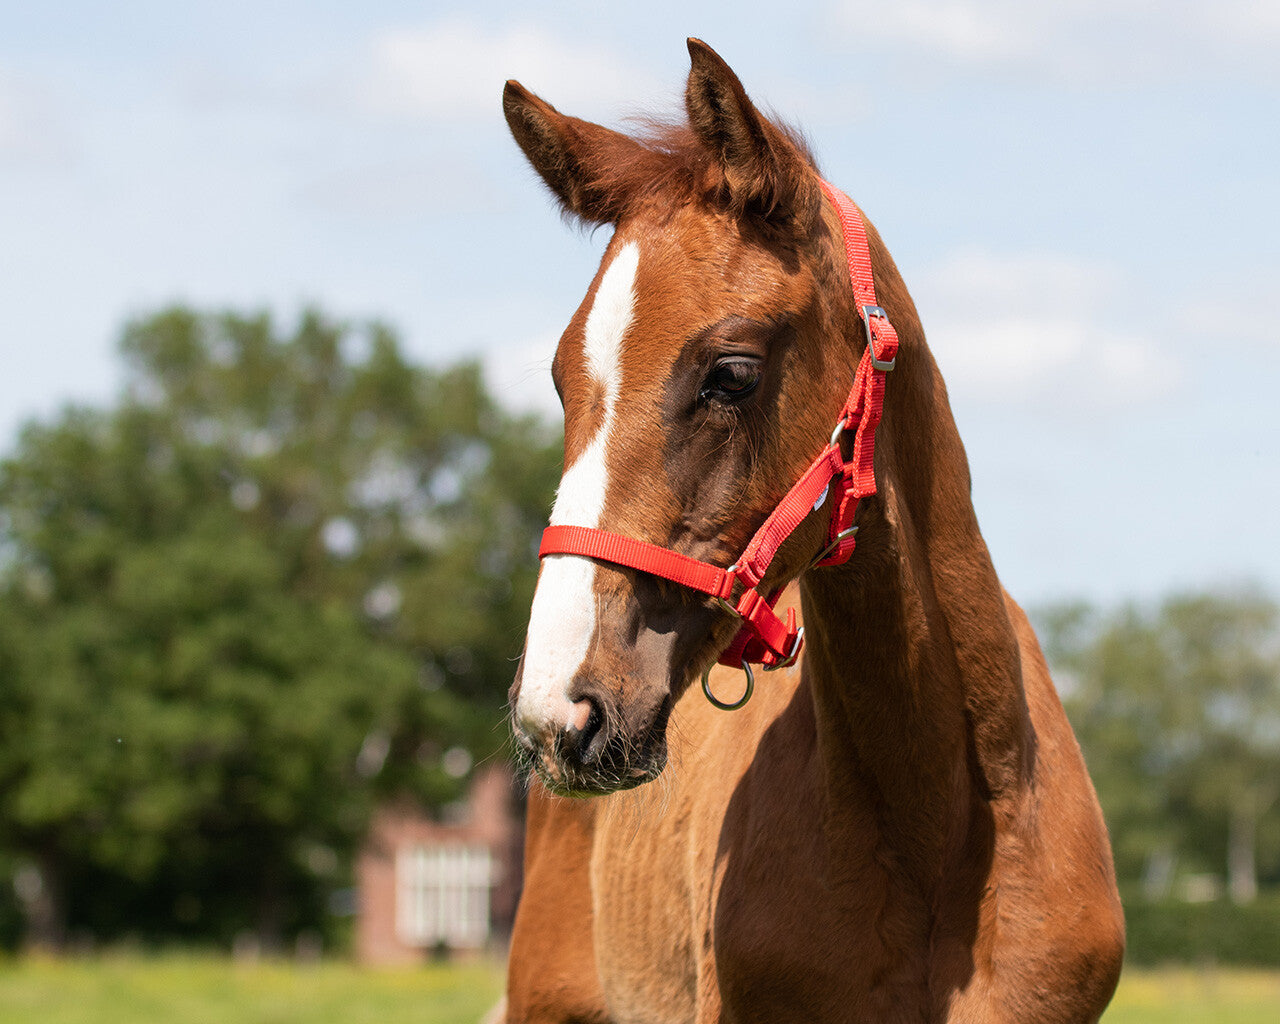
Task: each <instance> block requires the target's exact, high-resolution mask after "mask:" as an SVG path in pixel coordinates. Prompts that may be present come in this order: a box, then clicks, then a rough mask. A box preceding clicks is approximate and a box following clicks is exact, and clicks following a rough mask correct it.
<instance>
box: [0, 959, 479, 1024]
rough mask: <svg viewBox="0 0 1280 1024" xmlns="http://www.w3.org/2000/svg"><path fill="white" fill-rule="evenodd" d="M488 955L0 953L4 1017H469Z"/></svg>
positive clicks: (60, 1020)
mask: <svg viewBox="0 0 1280 1024" xmlns="http://www.w3.org/2000/svg"><path fill="white" fill-rule="evenodd" d="M502 981H503V975H502V969H501V968H500V967H498V966H496V965H494V964H479V965H474V966H458V967H421V968H416V969H411V970H366V969H361V968H359V967H355V966H353V965H351V964H347V963H343V962H339V961H327V962H324V963H320V964H314V965H297V964H293V963H287V962H280V963H257V964H237V963H234V962H232V961H230V960H226V959H218V958H215V957H194V956H161V957H156V958H142V957H136V956H106V957H101V958H93V959H73V960H48V959H38V960H17V961H8V962H0V1022H3V1024H410V1022H413V1024H453V1022H455V1021H457V1022H459V1024H461V1022H465V1024H476V1022H477V1021H479V1020H480V1019H481V1018H482V1017H483V1016H484V1014H485V1013H486V1012H487V1011H488V1010H489V1009H490V1008H491V1007H492V1006H493V1005H494V1003H495V1002H496V1001H497V999H498V996H499V994H500V993H501V990H502Z"/></svg>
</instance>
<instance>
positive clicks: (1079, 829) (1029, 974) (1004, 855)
mask: <svg viewBox="0 0 1280 1024" xmlns="http://www.w3.org/2000/svg"><path fill="white" fill-rule="evenodd" d="M1006 600H1007V603H1008V606H1009V611H1010V617H1011V619H1012V621H1013V624H1014V628H1015V630H1016V632H1017V635H1018V641H1019V647H1020V649H1021V652H1022V665H1023V673H1022V674H1023V684H1024V687H1025V690H1026V697H1027V707H1028V712H1029V714H1030V717H1031V723H1032V727H1033V732H1034V736H1035V756H1034V768H1033V772H1032V779H1031V784H1030V786H1029V787H1028V788H1027V789H1026V790H1025V791H1024V792H1023V793H1021V794H1020V795H1019V796H1018V797H1016V798H1014V799H1013V800H1011V801H1009V802H1008V803H1007V804H1006V806H1004V807H998V808H996V810H997V828H996V839H995V851H994V863H993V871H992V876H991V882H990V884H989V887H988V893H987V899H988V902H989V903H990V907H989V910H990V911H991V913H990V914H989V915H988V920H990V921H991V922H992V927H991V928H990V929H989V935H988V940H989V942H988V943H987V944H986V952H987V954H988V957H989V964H990V968H991V969H992V977H993V978H995V979H996V984H995V985H994V987H993V989H992V990H991V991H990V992H989V995H990V997H991V998H992V999H993V1000H994V1001H995V1002H996V1003H997V1004H998V1005H999V1006H1000V1007H1001V1010H1000V1012H999V1013H997V1014H996V1017H992V1018H990V1019H997V1018H999V1019H1029V1020H1047V1021H1057V1020H1062V1021H1086V1020H1094V1019H1096V1018H1097V1017H1098V1016H1099V1015H1100V1014H1101V1012H1102V1010H1103V1009H1104V1008H1105V1006H1106V1004H1107V1002H1108V1001H1109V1000H1110V998H1111V995H1112V993H1113V992H1114V991H1115V987H1116V983H1117V982H1118V980H1119V976H1120V967H1121V961H1122V959H1123V955H1124V916H1123V911H1122V909H1121V907H1120V903H1119V899H1118V897H1117V895H1116V889H1115V871H1114V868H1113V865H1112V859H1111V846H1110V843H1109V841H1108V838H1107V829H1106V824H1105V822H1104V821H1103V818H1102V813H1101V810H1100V809H1099V807H1098V801H1097V797H1096V795H1095V793H1094V789H1093V785H1092V783H1091V782H1090V780H1089V775H1088V772H1087V771H1086V769H1085V764H1084V758H1083V756H1082V754H1081V752H1080V747H1079V745H1078V743H1077V742H1076V739H1075V736H1074V734H1073V732H1072V730H1071V726H1070V724H1069V722H1068V721H1067V716H1066V713H1065V711H1064V710H1063V707H1062V702H1061V700H1060V699H1059V697H1058V693H1057V691H1056V689H1055V688H1054V685H1053V681H1052V679H1051V678H1050V675H1049V670H1048V667H1047V665H1046V663H1045V659H1044V656H1043V654H1042V653H1041V650H1040V646H1039V643H1038V641H1037V640H1036V637H1035V634H1034V632H1033V630H1032V628H1031V626H1030V624H1029V623H1028V621H1027V618H1026V615H1025V614H1024V613H1023V611H1022V609H1021V608H1019V607H1018V606H1017V605H1016V604H1015V603H1014V602H1013V601H1012V600H1011V599H1008V598H1006ZM978 1019H983V1018H978Z"/></svg>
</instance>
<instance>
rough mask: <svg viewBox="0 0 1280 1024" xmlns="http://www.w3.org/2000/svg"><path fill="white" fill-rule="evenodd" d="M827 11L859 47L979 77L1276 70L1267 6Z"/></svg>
mask: <svg viewBox="0 0 1280 1024" xmlns="http://www.w3.org/2000/svg"><path fill="white" fill-rule="evenodd" d="M837 9H838V12H839V16H840V19H841V20H842V22H843V23H844V24H845V25H847V26H848V27H849V28H850V29H851V30H852V29H856V30H857V32H858V38H859V46H862V47H865V46H866V45H867V44H868V42H870V41H875V40H879V41H882V42H884V43H888V44H890V45H891V46H895V47H898V48H900V49H902V50H904V51H907V52H914V53H916V54H918V55H921V56H926V57H931V58H935V59H936V58H941V59H942V61H943V62H944V63H951V64H953V65H956V66H959V67H968V68H972V69H979V70H985V71H1002V70H1015V71H1019V72H1022V73H1027V72H1030V73H1032V74H1035V75H1045V76H1051V77H1067V78H1071V79H1073V80H1076V81H1080V82H1082V83H1083V82H1090V83H1107V82H1114V81H1133V80H1163V79H1168V78H1181V79H1186V78H1191V77H1196V76H1203V75H1208V76H1210V77H1217V76H1219V75H1221V74H1224V73H1225V74H1227V75H1232V76H1243V77H1264V78H1268V79H1274V78H1275V77H1276V72H1277V67H1280V62H1277V61H1276V59H1275V52H1276V45H1277V44H1278V43H1280V10H1278V9H1277V5H1276V4H1275V2H1274V0H1181V2H1176V3H1169V2H1160V0H1109V2H1107V0H1064V2H1058V3H1052V4H1044V3H1026V2H1024V0H901V2H899V3H895V4H883V3H880V2H879V0H839V2H838V4H837ZM1081 76H1087V77H1081Z"/></svg>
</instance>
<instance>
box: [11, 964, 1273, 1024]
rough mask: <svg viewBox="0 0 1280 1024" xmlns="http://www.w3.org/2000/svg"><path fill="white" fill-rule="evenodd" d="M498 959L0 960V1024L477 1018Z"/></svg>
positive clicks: (1240, 996)
mask: <svg viewBox="0 0 1280 1024" xmlns="http://www.w3.org/2000/svg"><path fill="white" fill-rule="evenodd" d="M501 987H502V970H501V967H499V966H497V965H495V964H479V965H473V966H461V967H423V968H418V969H413V970H362V969H360V968H357V967H353V966H351V965H349V964H345V963H339V962H326V963H323V964H317V965H313V966H298V965H294V964H289V963H264V964H253V965H243V964H235V963H232V962H231V961H229V960H221V959H216V958H213V957H191V956H165V957H158V958H154V959H146V958H142V957H135V956H108V957H101V958H95V959H85V960H10V961H0V1021H3V1022H4V1024H175V1022H181V1024H227V1022H234V1024H339V1022H341V1024H409V1022H413V1024H475V1022H476V1021H479V1020H480V1019H481V1017H483V1015H484V1014H485V1012H486V1011H487V1010H488V1009H489V1008H490V1007H491V1006H492V1005H493V1003H494V1001H495V1000H496V998H497V996H498V993H499V991H500V990H501ZM1277 1021H1280V973H1277V972H1265V971H1234V970H1221V971H1208V970H1205V971H1194V970H1170V971H1138V970H1130V971H1127V972H1126V973H1125V977H1124V980H1123V981H1122V982H1121V984H1120V991H1119V992H1118V993H1117V995H1116V999H1115V1002H1114V1003H1113V1004H1112V1007H1111V1009H1110V1010H1109V1011H1108V1012H1107V1015H1106V1017H1105V1018H1104V1024H1276V1022H1277Z"/></svg>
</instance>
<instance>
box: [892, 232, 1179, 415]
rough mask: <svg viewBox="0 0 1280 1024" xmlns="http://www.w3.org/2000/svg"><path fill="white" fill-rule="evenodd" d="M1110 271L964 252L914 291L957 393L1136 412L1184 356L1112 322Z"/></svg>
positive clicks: (1034, 257) (1163, 390)
mask: <svg viewBox="0 0 1280 1024" xmlns="http://www.w3.org/2000/svg"><path fill="white" fill-rule="evenodd" d="M1120 286H1121V282H1120V280H1119V275H1118V274H1117V273H1116V272H1115V271H1114V270H1112V269H1111V268H1108V267H1106V266H1103V265H1100V264H1094V263H1089V262H1084V261H1078V260H1072V259H1069V258H1066V257H1062V256H1058V255H1049V254H1029V255H1022V256H996V255H993V254H990V253H978V252H968V253H960V254H957V255H956V256H954V257H952V258H951V259H949V260H947V261H945V262H944V263H943V264H941V265H939V266H938V267H936V268H935V269H934V270H933V271H932V272H930V273H927V274H925V275H924V276H923V278H922V279H921V281H920V283H919V285H918V286H917V288H916V289H915V295H916V299H917V301H918V302H919V303H920V306H921V310H922V313H921V315H922V318H923V320H924V325H925V331H926V334H927V335H928V338H929V345H930V348H931V349H932V350H933V352H934V355H935V356H936V358H937V360H938V363H939V365H940V367H941V368H942V372H943V376H944V377H945V378H946V380H947V382H948V385H949V387H950V388H951V390H952V392H953V393H955V394H956V395H958V396H961V397H963V398H972V399H975V400H980V401H982V402H984V403H990V402H999V403H1002V404H1026V403H1035V404H1049V405H1057V406H1064V405H1065V406H1085V407H1097V406H1114V405H1121V404H1125V405H1131V404H1134V403H1139V402H1147V401H1152V400H1155V399H1158V398H1160V397H1163V396H1164V395H1166V394H1168V393H1169V391H1170V390H1171V389H1172V388H1173V387H1174V386H1176V384H1177V383H1178V381H1179V380H1180V378H1181V364H1180V362H1179V360H1178V359H1177V357H1176V356H1175V355H1174V354H1173V353H1171V352H1169V351H1167V350H1165V349H1162V348H1161V347H1160V346H1159V345H1157V344H1156V343H1155V342H1154V341H1153V340H1152V339H1151V338H1149V337H1147V336H1145V335H1143V334H1139V333H1135V332H1132V331H1127V330H1124V329H1122V328H1118V327H1117V326H1115V324H1114V323H1113V322H1112V320H1111V318H1110V317H1109V316H1108V310H1109V308H1111V306H1112V301H1111V300H1112V298H1113V297H1114V296H1115V295H1117V294H1118V293H1119V291H1120Z"/></svg>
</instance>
